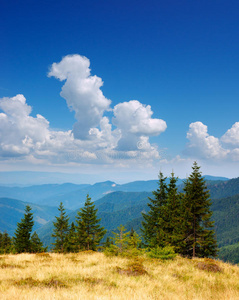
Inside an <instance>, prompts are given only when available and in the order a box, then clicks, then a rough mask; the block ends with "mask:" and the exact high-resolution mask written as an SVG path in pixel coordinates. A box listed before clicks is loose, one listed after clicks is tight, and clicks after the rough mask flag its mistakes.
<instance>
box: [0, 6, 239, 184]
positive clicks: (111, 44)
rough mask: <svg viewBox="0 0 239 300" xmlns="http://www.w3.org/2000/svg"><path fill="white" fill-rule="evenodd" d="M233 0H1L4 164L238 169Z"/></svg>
mask: <svg viewBox="0 0 239 300" xmlns="http://www.w3.org/2000/svg"><path fill="white" fill-rule="evenodd" d="M238 13H239V3H238V1H222V0H211V1H208V0H207V1H204V0H202V1H178V0H177V1H176V0H175V1H172V0H169V1H161V0H158V1H153V0H148V1H140V0H138V1H134V0H132V1H124V0H122V1H104V0H102V1H93V0H89V1H72V0H68V1H61V0H60V1H55V0H48V1H44V0H42V1H38V0H36V1H32V0H26V1H22V0H18V1H13V0H8V1H0V28H1V31H0V41H1V46H0V168H1V171H39V172H61V173H68V174H69V173H70V174H71V173H72V174H74V173H75V174H76V173H77V174H82V176H83V178H84V174H85V176H86V177H85V178H87V181H90V178H94V179H95V178H97V181H101V180H103V179H104V180H105V179H107V178H108V179H109V180H114V181H120V182H123V181H125V182H127V181H134V180H138V179H140V180H143V179H145V180H148V179H155V178H157V175H158V172H159V171H160V170H161V171H162V172H163V173H164V174H165V175H167V176H169V175H170V173H171V172H172V171H173V172H174V173H175V174H176V175H177V176H179V177H181V178H185V176H187V175H188V174H189V173H190V172H191V166H192V163H193V161H195V160H196V161H197V162H198V164H199V165H200V166H201V170H202V172H203V174H207V175H209V174H210V175H215V176H226V177H229V178H233V177H238V176H239V171H238V170H239V168H238V167H239V101H238V99H239V85H238V79H239V40H238V32H239V18H238Z"/></svg>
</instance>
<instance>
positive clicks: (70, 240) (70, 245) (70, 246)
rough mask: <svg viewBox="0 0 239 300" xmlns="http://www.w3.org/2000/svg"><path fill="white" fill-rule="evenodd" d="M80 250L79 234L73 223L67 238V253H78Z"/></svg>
mask: <svg viewBox="0 0 239 300" xmlns="http://www.w3.org/2000/svg"><path fill="white" fill-rule="evenodd" d="M78 250H79V246H78V245H77V233H76V226H75V224H74V222H72V223H71V227H70V229H69V233H68V236H67V246H66V251H67V252H77V251H78Z"/></svg>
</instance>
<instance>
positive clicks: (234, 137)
mask: <svg viewBox="0 0 239 300" xmlns="http://www.w3.org/2000/svg"><path fill="white" fill-rule="evenodd" d="M221 141H222V142H223V143H226V144H229V145H231V146H239V122H236V123H235V124H234V125H233V126H232V128H230V129H228V130H227V132H226V133H225V134H224V135H223V136H222V137H221Z"/></svg>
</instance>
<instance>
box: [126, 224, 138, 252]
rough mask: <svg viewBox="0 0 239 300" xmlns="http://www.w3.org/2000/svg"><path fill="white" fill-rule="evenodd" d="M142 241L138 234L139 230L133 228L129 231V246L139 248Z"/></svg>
mask: <svg viewBox="0 0 239 300" xmlns="http://www.w3.org/2000/svg"><path fill="white" fill-rule="evenodd" d="M140 243H141V238H140V236H139V235H138V234H137V232H136V231H135V230H134V229H133V228H131V230H130V233H129V241H128V247H129V248H134V249H137V248H138V247H139V245H140Z"/></svg>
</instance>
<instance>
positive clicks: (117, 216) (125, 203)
mask: <svg viewBox="0 0 239 300" xmlns="http://www.w3.org/2000/svg"><path fill="white" fill-rule="evenodd" d="M150 195H151V193H146V192H142V193H133V192H128V193H126V192H114V193H111V194H108V195H106V196H104V197H103V198H101V199H100V200H97V201H95V207H96V208H97V209H98V213H97V216H98V217H99V218H100V219H101V225H102V226H104V227H105V228H106V229H107V230H108V231H109V230H112V229H115V228H117V227H118V226H119V225H120V224H125V222H128V221H132V220H134V219H135V218H138V216H141V212H142V211H144V210H148V206H147V202H148V196H150ZM77 211H78V210H75V211H73V212H71V213H70V214H69V218H70V220H69V223H71V222H75V217H76V215H77ZM52 231H53V223H52V222H49V223H47V224H46V225H45V226H43V227H42V228H40V229H38V231H37V232H38V234H39V236H40V237H41V239H42V240H43V242H44V244H45V245H48V246H50V243H52V242H53V238H51V233H52Z"/></svg>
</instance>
